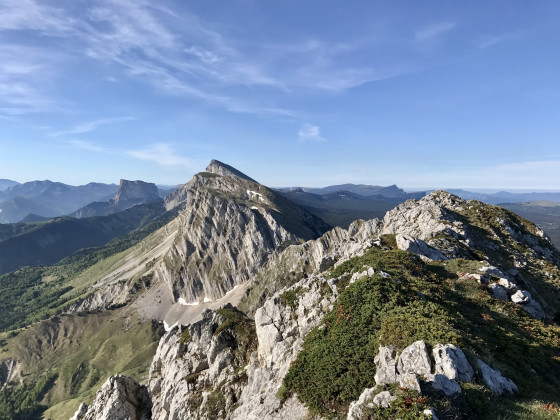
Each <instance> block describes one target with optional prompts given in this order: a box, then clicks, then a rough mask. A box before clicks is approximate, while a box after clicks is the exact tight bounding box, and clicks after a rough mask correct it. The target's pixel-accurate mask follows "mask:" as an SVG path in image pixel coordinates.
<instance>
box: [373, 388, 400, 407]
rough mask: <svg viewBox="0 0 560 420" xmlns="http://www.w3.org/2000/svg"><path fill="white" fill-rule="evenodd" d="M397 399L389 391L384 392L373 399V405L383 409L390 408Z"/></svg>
mask: <svg viewBox="0 0 560 420" xmlns="http://www.w3.org/2000/svg"><path fill="white" fill-rule="evenodd" d="M396 399H397V397H395V396H393V395H391V393H390V392H389V391H383V392H380V393H379V394H377V395H376V396H375V397H373V400H372V403H373V405H378V406H380V407H383V408H389V407H390V406H391V403H392V402H393V401H395V400H396Z"/></svg>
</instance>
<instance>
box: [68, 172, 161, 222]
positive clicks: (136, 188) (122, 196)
mask: <svg viewBox="0 0 560 420" xmlns="http://www.w3.org/2000/svg"><path fill="white" fill-rule="evenodd" d="M157 201H162V199H161V197H160V196H159V193H158V189H157V187H156V184H153V183H150V182H144V181H128V180H126V179H121V182H120V184H119V190H118V191H117V193H116V194H115V196H114V197H113V198H112V199H111V200H109V201H108V202H93V203H90V204H88V205H87V206H85V207H82V208H80V209H78V210H76V211H75V212H73V213H71V214H70V216H71V217H75V218H76V219H83V218H86V217H94V216H107V215H109V214H114V213H118V212H121V211H124V210H126V209H128V208H130V207H132V206H136V205H138V204H146V203H154V202H157Z"/></svg>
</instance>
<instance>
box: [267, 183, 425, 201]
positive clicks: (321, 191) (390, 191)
mask: <svg viewBox="0 0 560 420" xmlns="http://www.w3.org/2000/svg"><path fill="white" fill-rule="evenodd" d="M278 191H281V192H290V191H303V192H307V193H311V194H318V195H325V194H330V193H334V192H338V191H345V192H350V193H354V194H358V195H362V196H372V195H374V196H383V197H388V198H401V199H402V198H405V199H409V198H422V197H423V196H425V195H426V193H425V192H418V193H406V192H405V191H404V190H403V189H402V188H399V187H397V186H396V185H390V186H388V187H382V186H379V185H365V184H340V185H330V186H328V187H323V188H311V187H288V188H278Z"/></svg>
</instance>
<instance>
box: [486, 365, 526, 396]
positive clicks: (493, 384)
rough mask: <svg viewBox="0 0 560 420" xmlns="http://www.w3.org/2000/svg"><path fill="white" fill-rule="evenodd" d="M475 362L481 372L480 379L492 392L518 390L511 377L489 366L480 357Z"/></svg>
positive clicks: (499, 392)
mask: <svg viewBox="0 0 560 420" xmlns="http://www.w3.org/2000/svg"><path fill="white" fill-rule="evenodd" d="M477 364H478V367H479V368H480V372H481V374H482V381H483V382H484V383H485V384H486V385H487V386H488V388H490V391H492V393H493V394H495V395H502V394H503V393H508V394H513V393H514V392H517V391H518V389H517V385H515V383H514V382H513V381H512V380H511V379H509V378H506V377H505V376H503V375H502V373H501V372H500V371H499V370H498V369H494V368H491V367H490V366H488V365H487V364H486V363H484V362H483V361H482V360H480V359H478V360H477Z"/></svg>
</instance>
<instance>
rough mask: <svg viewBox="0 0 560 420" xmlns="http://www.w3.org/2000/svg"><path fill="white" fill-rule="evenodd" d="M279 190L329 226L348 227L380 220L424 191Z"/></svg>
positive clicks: (369, 187)
mask: <svg viewBox="0 0 560 420" xmlns="http://www.w3.org/2000/svg"><path fill="white" fill-rule="evenodd" d="M278 191H279V192H280V193H281V194H282V195H284V196H285V197H287V198H289V199H290V200H292V201H294V202H296V203H298V204H299V205H300V206H303V207H305V208H306V209H307V210H309V211H310V212H312V213H314V214H315V215H317V216H319V217H320V218H321V219H323V220H324V221H325V222H327V223H328V224H330V225H332V226H341V227H344V228H346V227H348V226H349V225H350V223H352V222H353V221H354V220H357V219H364V220H369V219H373V218H375V217H377V218H382V217H383V216H384V215H385V213H386V212H387V211H389V210H391V209H392V208H393V207H395V206H396V205H397V204H400V203H402V202H404V201H406V200H408V199H411V198H415V199H419V198H422V197H423V196H425V195H426V193H425V192H414V193H407V192H405V191H404V190H403V189H401V188H399V187H397V186H396V185H391V186H389V187H381V186H378V185H363V184H360V185H356V184H341V185H331V186H328V187H324V188H306V187H291V188H280V189H278Z"/></svg>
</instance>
